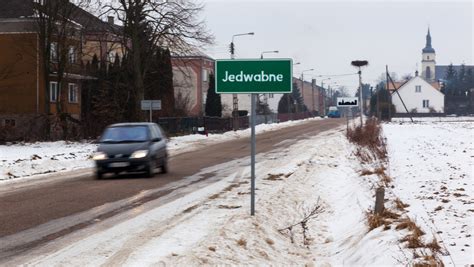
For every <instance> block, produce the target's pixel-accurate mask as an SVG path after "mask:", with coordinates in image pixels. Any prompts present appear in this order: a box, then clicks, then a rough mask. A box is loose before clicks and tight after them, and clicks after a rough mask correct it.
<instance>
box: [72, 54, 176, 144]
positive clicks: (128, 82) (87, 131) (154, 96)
mask: <svg viewBox="0 0 474 267" xmlns="http://www.w3.org/2000/svg"><path fill="white" fill-rule="evenodd" d="M148 57H149V58H148V60H149V61H150V67H149V68H148V69H147V71H146V72H145V75H144V79H143V81H144V84H143V86H144V99H151V100H161V103H162V110H160V111H154V113H153V115H154V117H155V118H156V117H164V116H172V115H173V114H176V113H177V112H178V113H179V111H177V110H175V103H174V102H175V99H174V90H173V69H172V65H171V55H170V51H169V50H168V49H161V48H160V49H157V50H156V52H155V53H154V54H152V55H149V56H148ZM129 61H130V57H129V56H128V55H127V54H126V55H125V56H124V57H122V58H120V57H119V55H118V54H116V56H115V59H114V60H113V62H101V61H99V59H98V57H97V55H94V57H93V59H92V61H90V62H87V64H86V66H85V72H86V75H87V76H90V77H89V79H86V80H85V81H84V82H83V84H82V110H81V113H82V114H81V118H82V121H81V123H82V126H83V127H82V129H83V134H84V136H85V137H92V138H93V137H96V136H97V135H98V134H100V131H101V130H102V129H103V128H104V127H105V126H107V125H109V124H111V123H117V122H129V121H140V118H137V115H138V116H140V115H141V116H143V117H145V116H146V115H145V113H146V114H148V113H147V112H146V111H142V113H143V114H137V112H136V110H140V106H139V105H140V101H141V100H142V98H141V95H140V94H139V93H138V91H137V90H131V88H134V83H133V82H134V80H133V69H132V67H131V65H132V64H130V62H129Z"/></svg>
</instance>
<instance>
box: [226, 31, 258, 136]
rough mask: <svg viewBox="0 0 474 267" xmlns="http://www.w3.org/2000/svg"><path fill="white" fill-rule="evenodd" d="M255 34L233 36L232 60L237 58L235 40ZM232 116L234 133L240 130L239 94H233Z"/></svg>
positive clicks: (231, 46) (231, 44) (231, 45)
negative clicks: (238, 37)
mask: <svg viewBox="0 0 474 267" xmlns="http://www.w3.org/2000/svg"><path fill="white" fill-rule="evenodd" d="M254 34H255V33H254V32H247V33H238V34H234V35H232V42H231V43H230V46H229V48H230V58H231V59H234V58H235V46H234V38H235V37H237V36H244V35H254ZM232 116H233V117H234V123H233V126H234V127H233V128H234V131H236V130H238V129H239V121H238V117H239V98H238V97H237V94H232Z"/></svg>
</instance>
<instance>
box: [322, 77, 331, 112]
mask: <svg viewBox="0 0 474 267" xmlns="http://www.w3.org/2000/svg"><path fill="white" fill-rule="evenodd" d="M327 80H331V78H326V79H322V80H321V88H322V89H323V116H326V90H325V89H324V81H327Z"/></svg>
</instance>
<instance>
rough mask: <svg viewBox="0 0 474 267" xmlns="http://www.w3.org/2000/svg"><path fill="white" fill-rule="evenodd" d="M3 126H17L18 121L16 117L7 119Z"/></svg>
mask: <svg viewBox="0 0 474 267" xmlns="http://www.w3.org/2000/svg"><path fill="white" fill-rule="evenodd" d="M3 126H5V127H15V126H16V121H15V120H14V119H5V120H4V123H3Z"/></svg>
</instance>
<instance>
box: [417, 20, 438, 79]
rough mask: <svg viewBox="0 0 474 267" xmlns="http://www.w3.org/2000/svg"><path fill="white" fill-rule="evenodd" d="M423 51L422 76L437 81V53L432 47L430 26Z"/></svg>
mask: <svg viewBox="0 0 474 267" xmlns="http://www.w3.org/2000/svg"><path fill="white" fill-rule="evenodd" d="M422 51H423V53H422V60H421V77H423V78H424V79H425V80H426V81H428V82H433V81H435V66H436V61H435V59H436V53H435V50H434V49H433V47H431V35H430V28H428V34H427V35H426V45H425V48H423V50H422Z"/></svg>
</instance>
